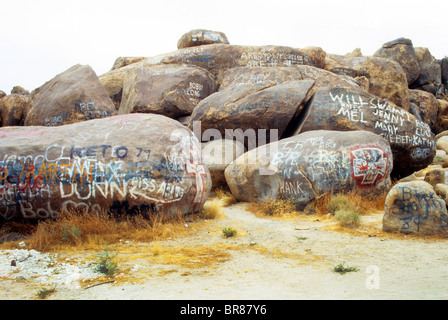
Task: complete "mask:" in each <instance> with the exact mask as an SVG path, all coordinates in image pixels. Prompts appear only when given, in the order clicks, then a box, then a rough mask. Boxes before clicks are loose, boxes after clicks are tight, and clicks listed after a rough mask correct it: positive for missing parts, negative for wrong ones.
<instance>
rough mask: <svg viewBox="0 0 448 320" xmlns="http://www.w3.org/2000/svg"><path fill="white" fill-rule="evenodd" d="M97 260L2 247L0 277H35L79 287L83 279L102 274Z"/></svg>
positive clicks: (36, 280)
mask: <svg viewBox="0 0 448 320" xmlns="http://www.w3.org/2000/svg"><path fill="white" fill-rule="evenodd" d="M94 267H95V262H93V261H88V262H86V261H79V260H76V259H66V260H63V261H61V258H60V257H59V255H58V254H50V253H42V252H39V251H36V250H27V249H16V250H0V278H4V277H6V278H9V279H15V280H33V281H35V282H38V283H42V284H44V285H49V286H54V287H60V286H64V287H66V288H69V289H77V288H80V284H81V281H83V280H90V279H95V278H98V277H101V276H102V274H101V273H99V272H96V271H95V270H94Z"/></svg>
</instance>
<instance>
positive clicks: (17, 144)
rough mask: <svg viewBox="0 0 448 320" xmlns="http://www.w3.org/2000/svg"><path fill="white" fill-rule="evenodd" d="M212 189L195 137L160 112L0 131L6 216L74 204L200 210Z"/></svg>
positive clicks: (47, 212) (52, 212)
mask: <svg viewBox="0 0 448 320" xmlns="http://www.w3.org/2000/svg"><path fill="white" fill-rule="evenodd" d="M210 188H211V178H210V173H209V171H208V169H207V167H206V166H205V165H204V164H203V163H202V162H201V146H200V144H199V142H198V141H197V139H196V137H195V136H194V135H193V133H191V132H190V131H189V130H188V129H187V128H185V127H184V126H183V125H181V124H180V123H179V122H177V121H175V120H173V119H170V118H167V117H164V116H161V115H155V114H129V115H119V116H112V117H108V118H105V119H95V120H91V121H83V122H79V123H75V124H69V125H63V126H58V127H44V126H33V127H5V128H0V218H2V219H4V220H15V219H33V220H34V219H45V218H56V217H58V216H59V215H60V214H63V213H64V212H67V211H70V210H73V209H81V210H84V209H85V210H90V211H98V210H102V209H104V210H109V211H110V212H111V213H112V214H116V215H119V214H136V213H140V212H141V213H142V214H144V215H146V214H160V215H164V216H168V217H170V216H175V215H182V214H188V213H191V212H195V211H197V210H199V209H200V208H201V206H202V204H203V203H204V201H205V200H206V199H207V197H208V194H209V191H210Z"/></svg>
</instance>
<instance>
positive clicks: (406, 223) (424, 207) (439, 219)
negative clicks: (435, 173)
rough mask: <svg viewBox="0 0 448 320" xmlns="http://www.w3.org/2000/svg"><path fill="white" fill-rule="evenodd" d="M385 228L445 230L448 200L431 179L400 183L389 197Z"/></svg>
mask: <svg viewBox="0 0 448 320" xmlns="http://www.w3.org/2000/svg"><path fill="white" fill-rule="evenodd" d="M383 231H386V232H400V233H405V234H420V235H436V234H444V233H446V232H447V231H448V215H447V209H446V203H445V201H444V200H443V199H441V198H440V197H439V196H438V195H437V194H436V193H435V192H434V189H433V187H432V186H431V185H430V184H429V183H427V182H424V181H411V182H404V183H399V184H397V185H395V186H394V187H393V188H392V189H391V190H390V192H389V193H388V195H387V197H386V204H385V213H384V216H383Z"/></svg>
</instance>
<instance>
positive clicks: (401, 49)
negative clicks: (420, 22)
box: [373, 38, 420, 85]
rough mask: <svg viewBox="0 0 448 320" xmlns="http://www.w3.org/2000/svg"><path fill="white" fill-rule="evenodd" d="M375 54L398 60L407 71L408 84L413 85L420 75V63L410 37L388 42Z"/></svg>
mask: <svg viewBox="0 0 448 320" xmlns="http://www.w3.org/2000/svg"><path fill="white" fill-rule="evenodd" d="M373 56H374V57H379V58H387V59H391V60H394V61H396V62H398V63H399V64H400V65H401V67H402V68H403V70H404V72H405V73H406V79H407V80H408V85H411V84H412V83H413V82H414V81H415V80H417V78H418V77H419V76H420V64H419V63H418V60H417V57H416V55H415V50H414V46H413V44H412V41H411V40H409V39H405V38H399V39H396V40H393V41H389V42H386V43H385V44H383V46H382V48H380V49H378V50H377V51H376V52H375V53H374V54H373Z"/></svg>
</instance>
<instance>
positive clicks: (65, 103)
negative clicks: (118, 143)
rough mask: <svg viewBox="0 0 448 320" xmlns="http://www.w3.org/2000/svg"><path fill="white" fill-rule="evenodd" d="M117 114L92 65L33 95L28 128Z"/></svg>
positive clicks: (76, 69)
mask: <svg viewBox="0 0 448 320" xmlns="http://www.w3.org/2000/svg"><path fill="white" fill-rule="evenodd" d="M115 112H116V110H115V106H114V104H113V102H112V100H111V99H110V98H109V96H108V94H107V92H106V90H105V89H104V87H103V86H102V84H101V82H100V81H99V80H98V77H97V75H96V73H95V71H93V69H92V68H91V67H90V66H88V65H75V66H73V67H71V68H70V69H68V70H66V71H64V72H63V73H61V74H59V75H57V76H56V77H54V78H53V79H51V80H50V81H48V82H47V83H45V84H44V85H42V86H41V87H39V88H37V89H36V90H34V91H33V92H32V94H31V102H30V105H29V111H28V112H27V115H26V118H25V125H26V126H60V125H64V124H70V123H75V122H80V121H86V120H91V119H100V118H105V117H109V116H111V115H114V114H115Z"/></svg>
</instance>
